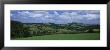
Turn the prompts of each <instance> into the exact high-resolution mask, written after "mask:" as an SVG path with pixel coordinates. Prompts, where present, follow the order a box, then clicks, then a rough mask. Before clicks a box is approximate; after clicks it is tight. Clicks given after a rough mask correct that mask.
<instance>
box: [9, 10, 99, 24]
mask: <svg viewBox="0 0 110 50" xmlns="http://www.w3.org/2000/svg"><path fill="white" fill-rule="evenodd" d="M10 16H11V20H14V21H20V22H22V23H55V24H67V23H72V22H78V23H84V24H100V10H11V11H10Z"/></svg>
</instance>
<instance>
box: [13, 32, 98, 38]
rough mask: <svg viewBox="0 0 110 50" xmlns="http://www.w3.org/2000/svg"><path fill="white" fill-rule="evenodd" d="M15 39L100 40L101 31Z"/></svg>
mask: <svg viewBox="0 0 110 50" xmlns="http://www.w3.org/2000/svg"><path fill="white" fill-rule="evenodd" d="M14 40H100V33H80V34H54V35H43V36H33V37H27V38H17V39H14Z"/></svg>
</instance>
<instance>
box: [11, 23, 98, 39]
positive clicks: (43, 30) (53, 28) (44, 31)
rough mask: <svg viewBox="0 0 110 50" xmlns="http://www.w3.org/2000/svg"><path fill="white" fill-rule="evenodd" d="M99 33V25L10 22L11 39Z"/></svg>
mask: <svg viewBox="0 0 110 50" xmlns="http://www.w3.org/2000/svg"><path fill="white" fill-rule="evenodd" d="M96 32H97V33H99V32H100V25H89V24H81V23H68V24H54V23H21V22H18V21H11V38H22V37H31V36H42V35H51V34H76V33H96Z"/></svg>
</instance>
